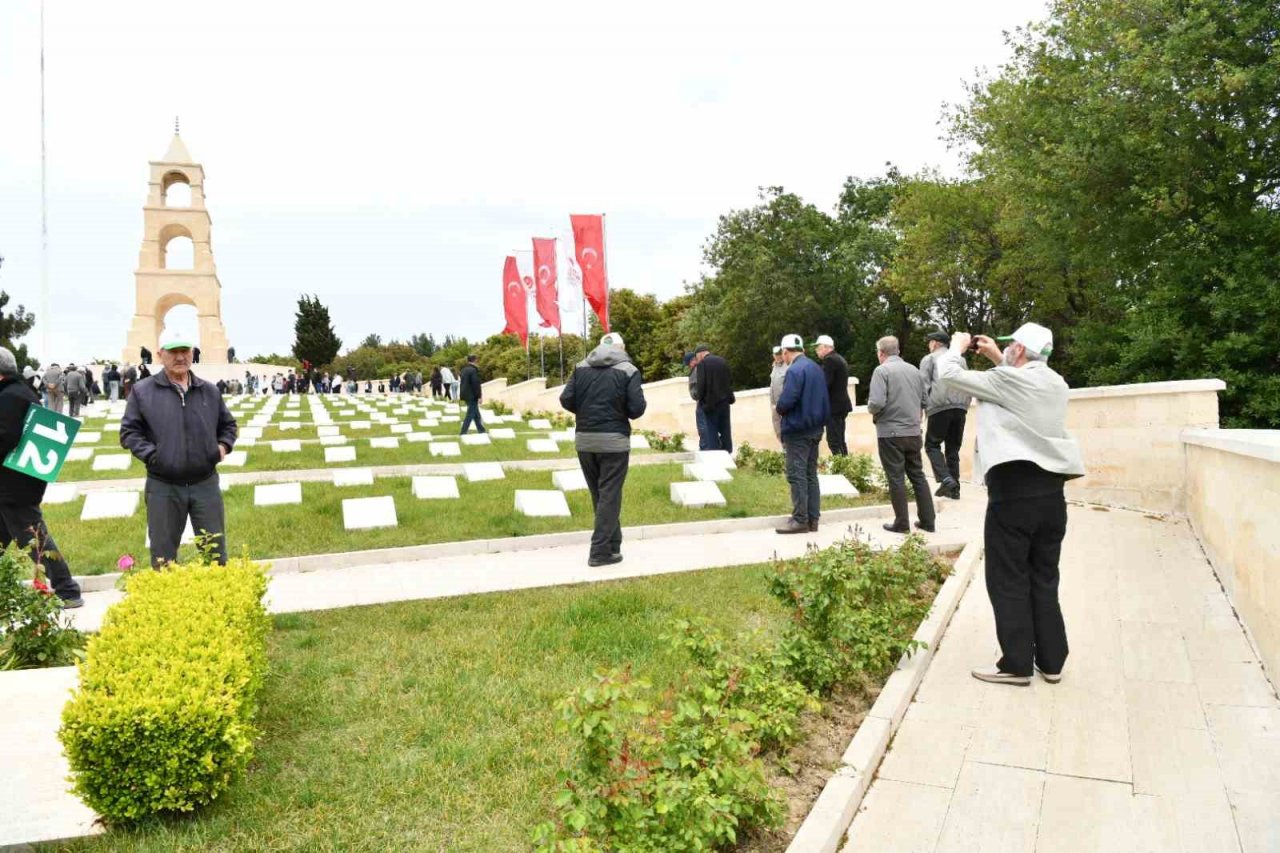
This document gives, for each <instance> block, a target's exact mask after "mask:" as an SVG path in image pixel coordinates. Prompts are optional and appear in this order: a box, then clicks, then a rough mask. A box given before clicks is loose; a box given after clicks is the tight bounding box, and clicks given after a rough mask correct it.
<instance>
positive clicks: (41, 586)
mask: <svg viewBox="0 0 1280 853" xmlns="http://www.w3.org/2000/svg"><path fill="white" fill-rule="evenodd" d="M31 585H32V586H33V587H35V589H36V592H43V593H44V594H45V595H53V590H51V589H49V585H48V584H47V583H45V582H44V581H42V580H40V578H35V579H34V580H32V581H31Z"/></svg>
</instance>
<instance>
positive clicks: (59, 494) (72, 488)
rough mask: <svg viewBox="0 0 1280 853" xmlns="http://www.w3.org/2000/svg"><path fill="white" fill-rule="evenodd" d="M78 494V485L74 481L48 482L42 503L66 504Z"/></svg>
mask: <svg viewBox="0 0 1280 853" xmlns="http://www.w3.org/2000/svg"><path fill="white" fill-rule="evenodd" d="M79 495H80V487H79V486H77V485H76V484H75V483H50V484H49V485H48V486H47V487H46V488H45V490H44V503H47V504H67V503H71V502H72V501H73V500H75V499H76V498H77V497H78V496H79Z"/></svg>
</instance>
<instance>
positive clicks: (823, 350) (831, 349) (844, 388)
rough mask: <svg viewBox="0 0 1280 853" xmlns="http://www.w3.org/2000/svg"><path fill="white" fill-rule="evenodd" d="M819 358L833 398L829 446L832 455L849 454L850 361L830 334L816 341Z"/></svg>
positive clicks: (851, 402)
mask: <svg viewBox="0 0 1280 853" xmlns="http://www.w3.org/2000/svg"><path fill="white" fill-rule="evenodd" d="M815 349H816V350H817V353H818V358H820V359H822V375H823V377H824V378H825V379H826V382H827V397H828V398H829V399H830V400H831V418H830V419H829V420H828V421H827V447H828V448H830V450H831V455H832V456H848V455H849V446H848V445H847V444H845V442H844V427H845V421H846V420H848V418H849V413H850V412H851V411H853V401H852V400H850V399H849V362H847V361H845V360H844V356H842V355H841V354H840V353H838V352H836V344H835V341H833V340H831V338H830V336H828V335H819V336H818V340H817V341H816V343H815Z"/></svg>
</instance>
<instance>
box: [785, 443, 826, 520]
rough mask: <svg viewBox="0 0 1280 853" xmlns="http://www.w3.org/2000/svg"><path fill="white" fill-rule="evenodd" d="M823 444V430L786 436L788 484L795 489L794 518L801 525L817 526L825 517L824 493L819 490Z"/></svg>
mask: <svg viewBox="0 0 1280 853" xmlns="http://www.w3.org/2000/svg"><path fill="white" fill-rule="evenodd" d="M821 445H822V432H821V431H820V430H819V431H817V432H811V433H800V434H790V435H785V436H783V437H782V446H783V448H784V450H785V451H786V464H787V485H789V486H790V487H791V518H792V519H793V520H795V521H796V522H797V523H798V524H810V523H817V521H818V519H819V518H820V517H821V515H822V492H821V491H820V490H819V489H818V450H819V448H820V447H821Z"/></svg>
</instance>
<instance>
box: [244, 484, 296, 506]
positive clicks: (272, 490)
mask: <svg viewBox="0 0 1280 853" xmlns="http://www.w3.org/2000/svg"><path fill="white" fill-rule="evenodd" d="M300 503H302V484H301V483H268V484H263V485H259V486H254V487H253V505H254V506H276V505H278V504H300Z"/></svg>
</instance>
